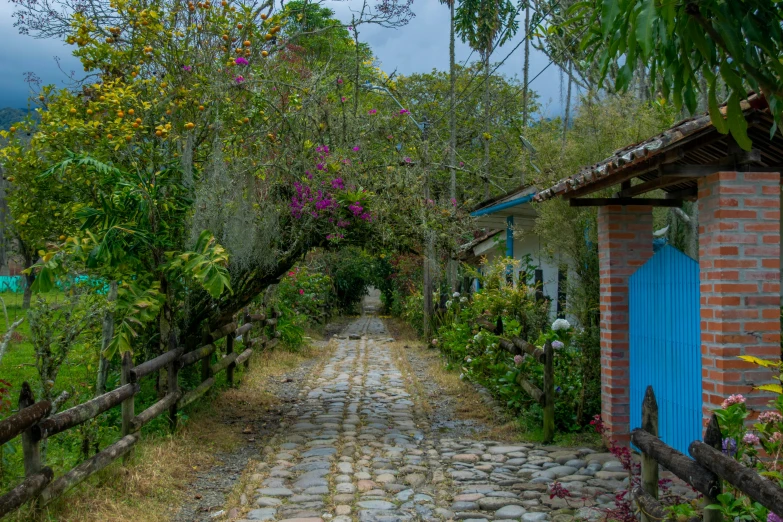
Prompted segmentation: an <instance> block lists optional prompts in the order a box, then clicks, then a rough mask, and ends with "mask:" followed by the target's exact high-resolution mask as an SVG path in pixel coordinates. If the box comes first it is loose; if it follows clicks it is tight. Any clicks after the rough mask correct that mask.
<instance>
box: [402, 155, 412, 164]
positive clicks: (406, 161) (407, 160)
mask: <svg viewBox="0 0 783 522" xmlns="http://www.w3.org/2000/svg"><path fill="white" fill-rule="evenodd" d="M403 161H404V162H405V163H410V162H411V161H412V160H411V159H410V158H409V157H408V156H405V159H404V160H403Z"/></svg>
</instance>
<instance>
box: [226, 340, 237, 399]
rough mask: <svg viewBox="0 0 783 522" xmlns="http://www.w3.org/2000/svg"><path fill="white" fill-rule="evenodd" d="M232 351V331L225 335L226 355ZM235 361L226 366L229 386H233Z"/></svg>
mask: <svg viewBox="0 0 783 522" xmlns="http://www.w3.org/2000/svg"><path fill="white" fill-rule="evenodd" d="M232 353H234V333H233V332H232V333H230V334H228V335H227V336H226V357H228V356H229V355H231V354H232ZM236 366H237V365H236V363H233V362H232V363H231V364H229V365H228V367H227V368H226V381H227V382H228V385H229V386H234V368H236Z"/></svg>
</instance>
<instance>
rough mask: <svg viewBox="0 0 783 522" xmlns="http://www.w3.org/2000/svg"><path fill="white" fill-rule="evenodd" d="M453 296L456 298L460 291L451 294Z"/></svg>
mask: <svg viewBox="0 0 783 522" xmlns="http://www.w3.org/2000/svg"><path fill="white" fill-rule="evenodd" d="M451 297H453V298H454V299H456V298H458V297H459V292H454V293H453V294H451Z"/></svg>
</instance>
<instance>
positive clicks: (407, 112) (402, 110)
mask: <svg viewBox="0 0 783 522" xmlns="http://www.w3.org/2000/svg"><path fill="white" fill-rule="evenodd" d="M403 114H410V111H409V110H408V109H400V116H402V115H403Z"/></svg>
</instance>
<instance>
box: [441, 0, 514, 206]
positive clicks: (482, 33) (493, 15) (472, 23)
mask: <svg viewBox="0 0 783 522" xmlns="http://www.w3.org/2000/svg"><path fill="white" fill-rule="evenodd" d="M516 15H517V9H516V8H515V7H514V4H513V3H512V2H511V1H510V0H462V2H460V5H459V7H458V8H457V12H456V15H455V19H454V21H455V28H456V30H457V33H458V34H459V36H460V38H461V39H462V41H463V42H467V43H468V44H469V45H470V46H471V47H472V48H473V49H475V50H477V51H478V52H479V54H480V55H481V62H482V65H483V72H484V99H483V102H482V105H483V106H484V134H483V136H482V137H483V139H484V165H483V174H484V180H485V185H484V197H485V198H488V197H489V187H490V182H489V173H490V170H489V161H490V158H489V156H490V140H491V139H492V135H491V134H490V132H489V127H490V121H489V120H490V110H489V98H490V87H491V86H490V81H489V77H490V70H489V64H490V57H491V56H492V53H493V51H494V50H495V48H496V47H499V46H501V45H503V44H504V43H506V42H507V41H508V40H509V39H511V38H512V37H513V36H514V35H515V34H516V32H517V29H518V28H519V23H518V22H517V20H516Z"/></svg>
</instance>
